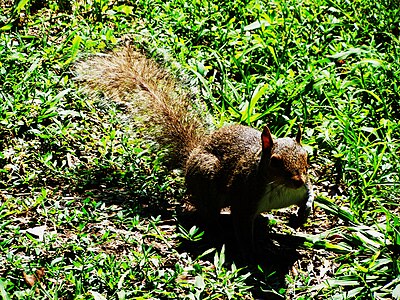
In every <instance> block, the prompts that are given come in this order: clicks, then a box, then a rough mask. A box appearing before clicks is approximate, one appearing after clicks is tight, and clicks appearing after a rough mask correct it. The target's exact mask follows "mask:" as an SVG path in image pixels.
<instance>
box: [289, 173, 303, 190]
mask: <svg viewBox="0 0 400 300" xmlns="http://www.w3.org/2000/svg"><path fill="white" fill-rule="evenodd" d="M291 182H292V184H293V187H294V188H296V189H298V188H300V187H302V186H303V185H304V184H305V181H304V179H303V178H302V176H301V175H294V176H292V178H291Z"/></svg>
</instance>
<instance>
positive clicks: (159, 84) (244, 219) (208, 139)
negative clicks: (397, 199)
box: [77, 47, 313, 248]
mask: <svg viewBox="0 0 400 300" xmlns="http://www.w3.org/2000/svg"><path fill="white" fill-rule="evenodd" d="M77 71H78V74H79V76H78V79H80V80H83V81H85V82H86V83H87V85H88V86H89V87H91V88H93V89H99V90H101V91H103V92H104V93H106V94H107V95H109V96H110V97H111V98H112V99H114V100H122V101H128V102H130V103H133V105H134V106H135V107H138V108H139V109H140V111H141V112H143V113H144V114H145V115H147V116H148V117H149V118H147V119H146V121H145V122H144V123H143V125H144V126H146V127H147V128H149V129H153V128H154V127H157V128H158V131H156V133H155V138H156V140H158V141H159V142H160V143H161V144H162V145H164V146H169V147H170V148H171V151H170V155H171V157H172V158H173V159H174V160H175V161H177V162H178V165H179V166H180V167H182V168H183V169H184V171H185V180H186V185H187V189H188V193H189V194H190V195H191V201H192V202H193V204H194V205H195V206H196V207H197V208H198V210H199V211H200V212H201V213H202V214H203V215H204V216H205V217H206V218H207V219H209V220H210V219H211V220H213V219H215V218H217V216H218V215H219V213H220V210H221V209H222V208H224V207H228V206H230V207H231V213H232V218H233V221H234V227H235V232H236V235H237V237H238V240H239V241H240V243H241V245H242V247H243V248H246V247H249V246H250V245H251V244H252V241H253V238H252V232H253V220H254V218H255V216H256V215H257V214H258V213H261V212H264V211H268V210H271V209H276V208H282V207H286V206H290V205H292V204H295V205H298V206H300V209H299V212H298V220H299V224H300V223H302V222H304V221H305V220H306V217H307V215H308V213H309V212H310V209H311V206H312V203H313V193H312V186H311V184H310V181H309V179H308V175H307V153H306V151H305V150H304V148H303V147H302V146H301V144H300V142H301V131H300V130H299V133H298V134H297V136H296V138H295V139H291V138H279V139H273V138H272V136H271V133H270V131H269V129H268V127H265V128H264V130H263V132H259V131H258V130H256V129H253V128H250V127H247V126H241V125H234V126H226V127H222V128H220V129H218V130H216V131H215V132H213V133H211V134H210V135H207V134H206V133H205V132H206V128H205V125H204V122H203V121H202V119H201V117H200V116H199V115H198V114H196V113H195V112H194V111H193V109H192V106H191V103H190V102H189V99H190V98H189V97H188V95H187V93H186V92H185V91H184V90H183V89H182V87H181V86H180V85H179V84H177V82H176V81H175V80H174V78H172V77H171V76H170V75H169V74H167V73H166V71H165V70H164V69H163V68H161V67H160V66H159V65H157V64H156V63H155V62H154V61H153V60H151V59H148V58H146V57H145V56H144V55H143V54H140V53H139V52H137V51H134V50H132V49H131V48H129V47H128V48H125V49H123V50H122V51H120V52H117V53H114V54H111V55H109V56H97V57H94V58H91V59H89V60H87V61H86V62H82V63H80V64H79V65H78V67H77Z"/></svg>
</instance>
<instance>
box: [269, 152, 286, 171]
mask: <svg viewBox="0 0 400 300" xmlns="http://www.w3.org/2000/svg"><path fill="white" fill-rule="evenodd" d="M269 164H270V166H271V167H273V168H276V169H282V167H283V161H282V159H280V157H277V156H274V155H273V156H271V160H270V163H269Z"/></svg>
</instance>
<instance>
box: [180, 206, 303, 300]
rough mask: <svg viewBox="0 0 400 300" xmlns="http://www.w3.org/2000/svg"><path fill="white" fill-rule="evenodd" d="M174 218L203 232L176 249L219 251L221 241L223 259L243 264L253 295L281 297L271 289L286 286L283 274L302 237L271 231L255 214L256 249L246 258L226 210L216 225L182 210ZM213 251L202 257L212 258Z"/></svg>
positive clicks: (195, 253)
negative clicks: (197, 238) (195, 238)
mask: <svg viewBox="0 0 400 300" xmlns="http://www.w3.org/2000/svg"><path fill="white" fill-rule="evenodd" d="M178 222H179V223H180V224H181V225H182V226H184V227H185V228H186V229H190V228H191V227H192V226H194V225H195V226H199V227H200V229H204V236H203V238H202V239H201V240H200V241H198V242H190V241H183V242H182V243H181V245H180V246H179V248H178V251H180V252H181V251H182V252H188V253H190V254H191V255H192V256H193V257H197V256H199V255H201V254H203V253H204V252H205V251H206V250H208V249H210V248H215V249H217V251H218V252H219V251H221V248H222V246H223V245H225V260H226V263H227V264H228V265H229V264H231V263H233V262H234V263H235V265H236V266H237V267H239V268H244V271H243V273H246V272H250V273H251V276H250V277H249V278H248V279H247V280H246V283H247V284H248V285H250V286H253V288H252V294H253V296H254V297H255V298H256V299H282V296H280V295H278V294H276V293H275V292H273V291H272V290H275V291H278V290H280V289H281V288H283V289H286V282H285V277H286V275H287V274H288V273H289V271H290V270H291V269H292V267H293V265H294V263H295V262H296V261H297V260H299V259H300V258H301V255H300V254H299V252H298V251H297V249H298V248H299V247H300V246H301V245H302V244H303V243H304V239H303V238H301V237H296V236H292V235H287V234H280V233H271V232H270V231H271V230H270V228H269V225H268V221H267V219H266V218H263V217H261V216H260V217H258V218H257V219H256V221H255V244H256V247H257V249H256V252H255V253H254V255H253V256H252V257H251V258H250V260H249V259H243V255H242V253H241V252H240V250H239V247H238V245H237V242H236V238H235V235H234V232H233V229H232V228H233V225H232V219H231V216H230V215H229V214H221V216H220V220H219V229H218V230H213V229H206V228H207V226H206V225H205V223H204V221H203V220H201V218H200V216H198V215H197V214H196V213H194V212H191V213H184V214H182V215H181V216H179V218H178ZM214 255H215V252H212V253H210V254H208V255H207V256H205V257H203V259H204V260H209V261H210V262H213V260H214Z"/></svg>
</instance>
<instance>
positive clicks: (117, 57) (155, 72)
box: [76, 47, 205, 166]
mask: <svg viewBox="0 0 400 300" xmlns="http://www.w3.org/2000/svg"><path fill="white" fill-rule="evenodd" d="M76 73H77V79H78V80H80V81H84V82H85V83H86V84H87V85H88V87H89V88H90V89H93V90H100V91H101V92H103V93H104V94H105V95H106V96H107V97H109V98H111V99H113V100H115V101H124V102H129V103H130V105H132V106H133V107H134V108H135V109H136V110H137V111H138V112H139V113H140V114H141V115H143V116H144V118H142V121H141V123H142V124H143V126H145V127H146V128H148V129H149V130H150V132H151V134H152V135H153V137H154V139H155V140H156V141H157V142H158V143H159V144H160V145H162V146H167V147H169V148H170V152H169V153H170V157H169V158H170V159H171V160H172V161H173V162H175V163H176V164H177V165H178V166H179V164H184V162H185V161H186V159H187V157H188V155H189V153H190V151H191V150H192V149H193V148H194V147H195V146H197V145H198V144H199V142H200V141H201V139H202V137H203V136H204V134H205V124H204V122H203V121H202V118H201V117H200V115H199V114H198V113H196V111H194V110H193V104H192V103H191V101H190V97H189V94H188V93H187V92H185V91H184V89H183V88H182V86H181V85H180V84H179V83H178V82H177V81H176V80H175V78H173V77H172V76H171V75H170V74H168V73H167V72H166V70H165V69H164V68H162V67H161V66H160V65H158V64H157V63H156V62H154V61H153V60H152V59H149V58H147V57H146V56H145V55H143V54H142V53H140V52H138V51H136V50H134V49H132V48H131V47H125V48H123V49H121V50H120V51H118V52H115V53H112V54H110V55H101V56H100V55H99V56H94V57H91V58H89V59H88V60H86V61H82V62H80V63H78V64H77V66H76Z"/></svg>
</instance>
